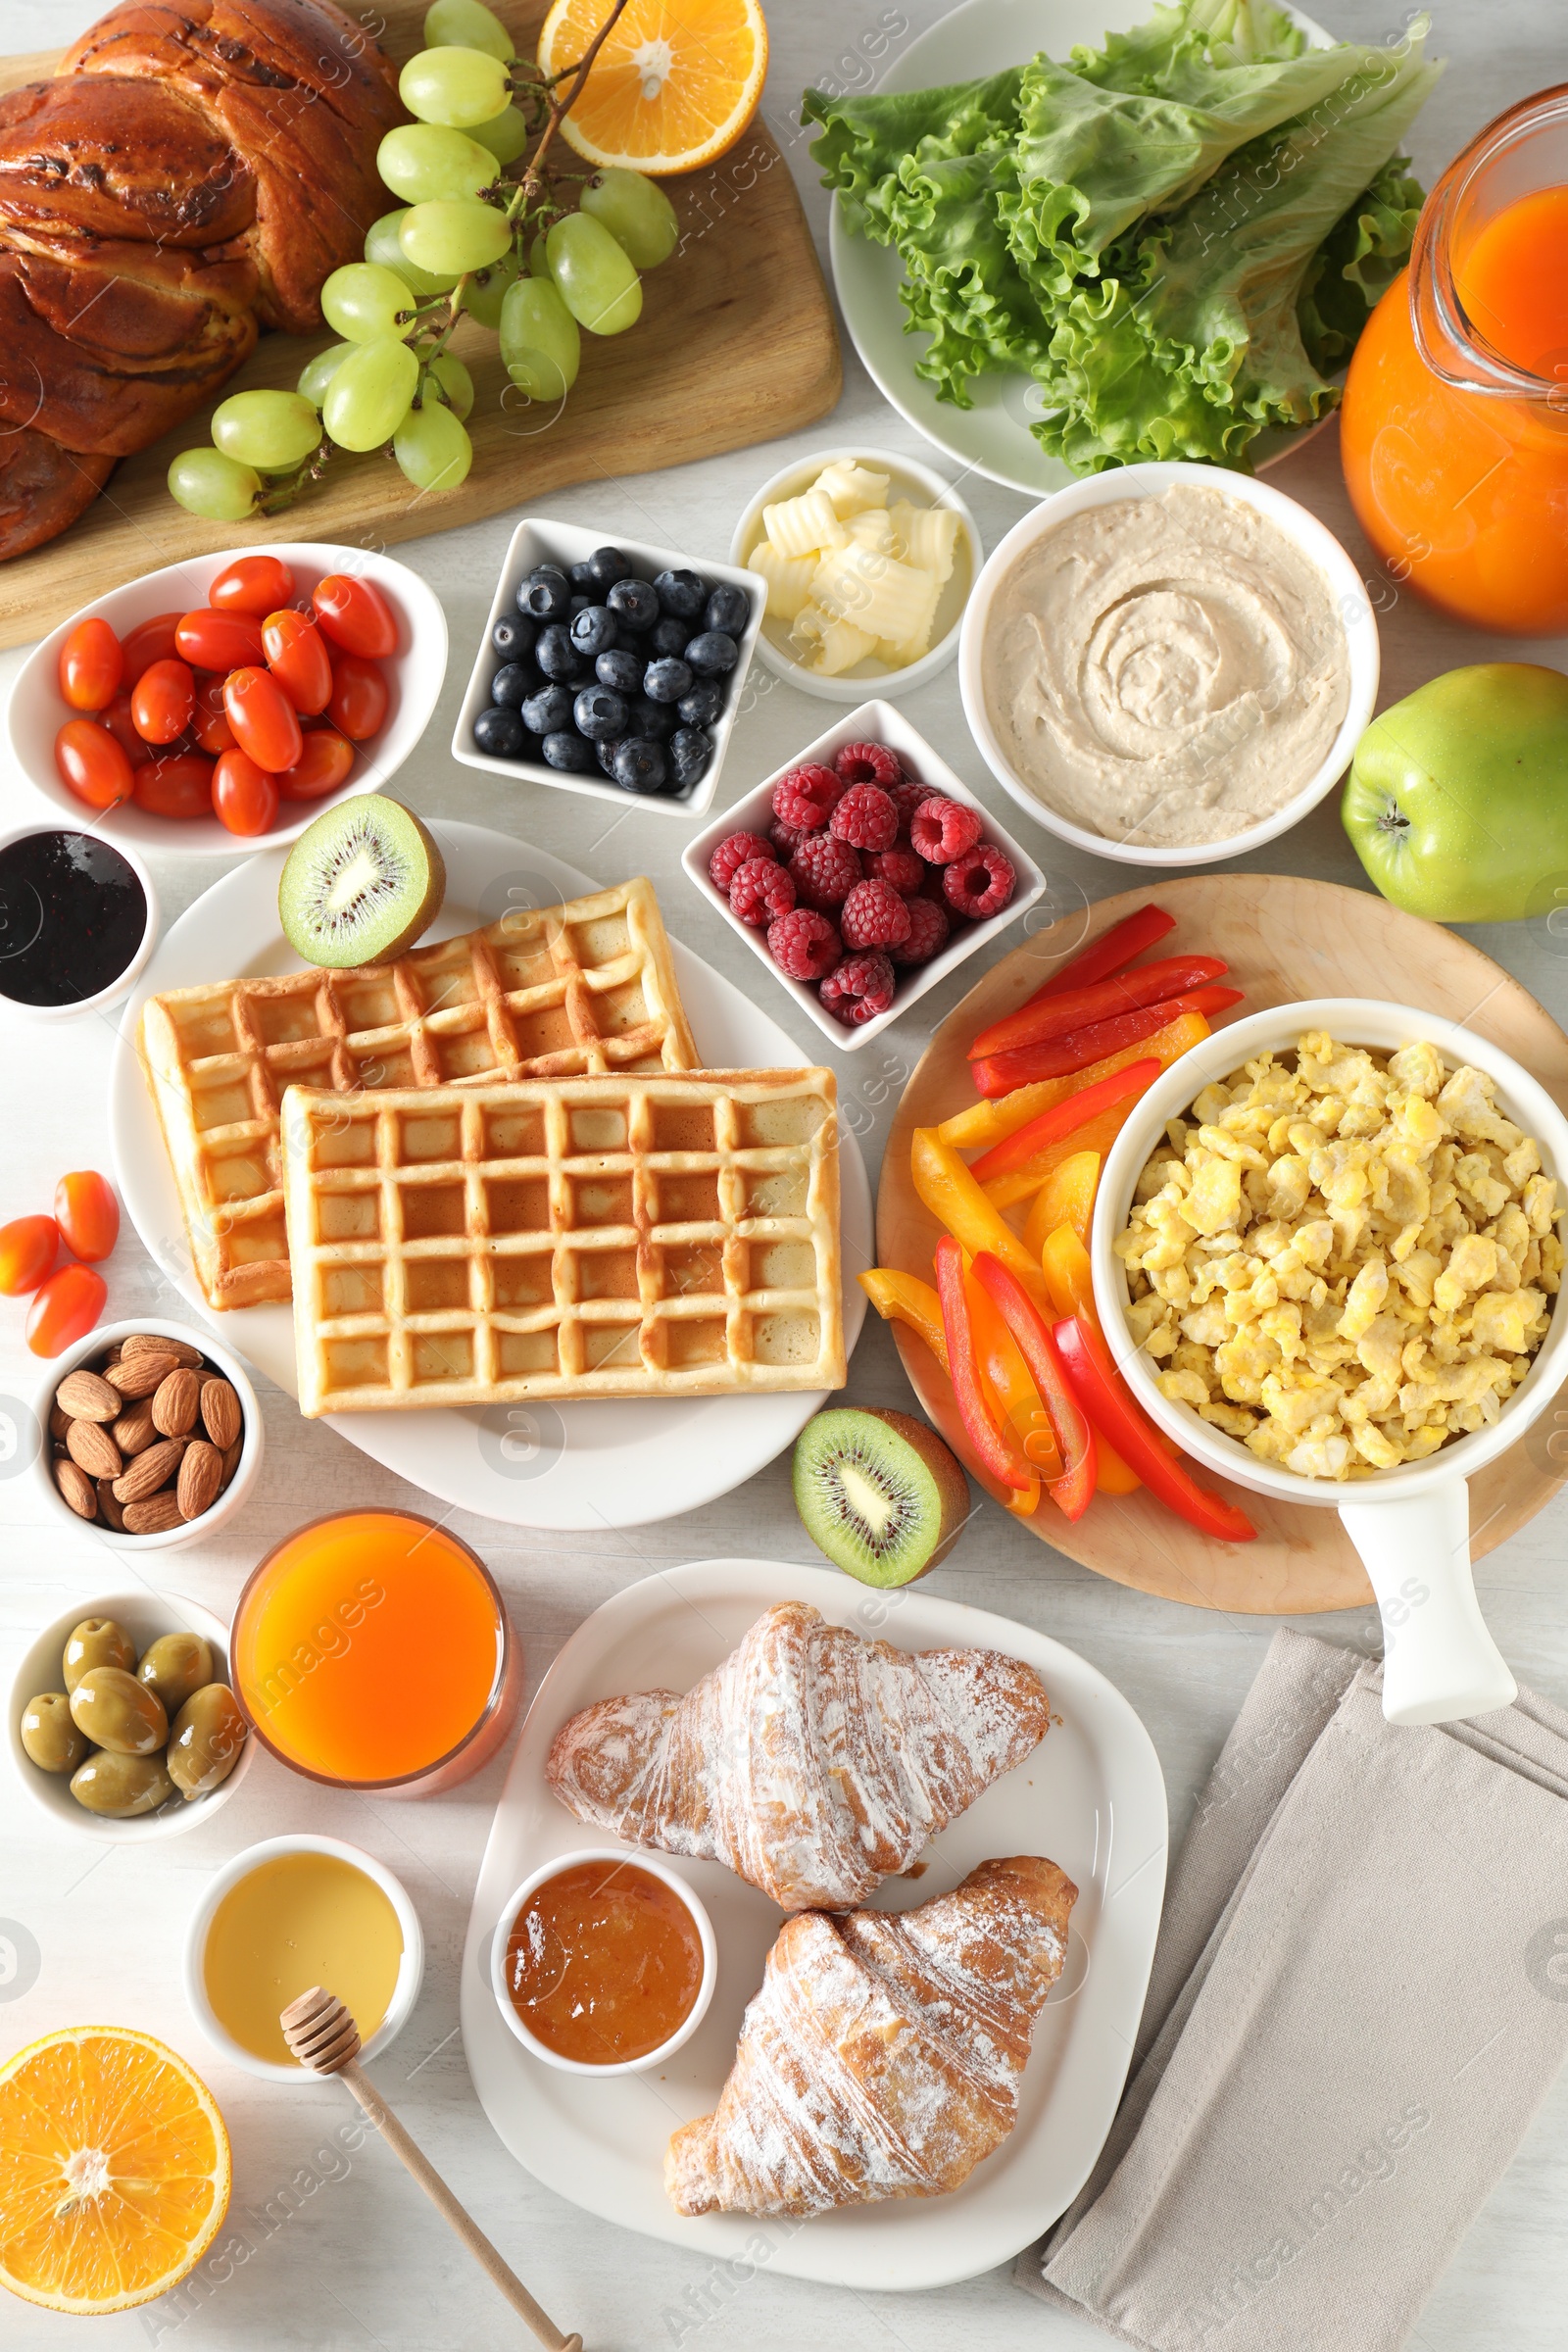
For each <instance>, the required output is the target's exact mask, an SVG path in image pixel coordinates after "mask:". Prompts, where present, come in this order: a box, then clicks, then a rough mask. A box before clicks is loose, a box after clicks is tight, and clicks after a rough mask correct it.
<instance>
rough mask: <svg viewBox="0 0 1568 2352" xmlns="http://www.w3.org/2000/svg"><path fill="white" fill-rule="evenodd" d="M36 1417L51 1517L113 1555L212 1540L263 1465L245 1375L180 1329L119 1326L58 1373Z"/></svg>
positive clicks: (102, 1332)
mask: <svg viewBox="0 0 1568 2352" xmlns="http://www.w3.org/2000/svg"><path fill="white" fill-rule="evenodd" d="M34 1410H35V1411H36V1413H37V1416H38V1421H39V1424H40V1426H41V1427H42V1428H43V1430H44V1432H45V1436H44V1444H43V1446H42V1449H41V1451H40V1453H39V1456H38V1461H37V1464H36V1470H37V1474H38V1475H39V1476H40V1477H41V1479H42V1482H43V1485H44V1487H45V1489H46V1490H47V1492H48V1495H49V1500H50V1505H51V1507H52V1508H53V1509H54V1510H55V1511H56V1512H62V1511H63V1512H64V1513H65V1514H66V1515H67V1517H68V1518H73V1519H75V1520H77V1521H79V1522H81V1523H82V1524H84V1525H86V1526H90V1527H91V1528H92V1531H93V1533H94V1534H95V1535H96V1536H98V1537H99V1538H100V1539H101V1540H102V1542H104V1543H105V1544H110V1545H111V1546H112V1547H113V1548H114V1549H116V1550H123V1551H143V1550H145V1551H159V1550H167V1549H168V1548H169V1547H170V1546H171V1545H172V1544H186V1543H189V1542H190V1541H191V1539H192V1538H193V1537H196V1536H208V1535H211V1534H212V1533H213V1532H214V1531H215V1529H217V1528H218V1527H219V1526H220V1525H221V1523H222V1522H223V1521H224V1520H225V1519H227V1518H229V1517H231V1516H232V1514H233V1513H234V1511H236V1510H237V1509H238V1508H239V1505H240V1503H241V1502H242V1501H243V1500H244V1498H245V1496H246V1495H247V1494H248V1493H249V1492H250V1489H251V1487H252V1486H253V1485H254V1484H255V1480H256V1473H257V1471H258V1470H259V1469H260V1467H261V1460H262V1416H261V1410H260V1407H259V1406H258V1404H257V1402H256V1392H255V1390H254V1389H253V1388H252V1387H251V1384H250V1382H249V1381H248V1380H247V1379H246V1377H245V1374H244V1372H243V1371H242V1369H241V1368H240V1365H239V1363H238V1362H237V1360H236V1359H235V1357H233V1356H232V1355H231V1354H230V1353H229V1351H228V1349H227V1348H222V1347H220V1345H219V1344H218V1342H217V1341H216V1340H210V1339H208V1338H206V1337H205V1335H202V1334H199V1333H196V1332H192V1331H189V1330H187V1329H185V1328H184V1327H183V1326H182V1325H180V1324H177V1323H157V1322H144V1323H112V1324H109V1325H107V1326H104V1327H101V1328H100V1329H99V1330H97V1331H94V1332H90V1333H89V1334H88V1336H87V1337H86V1339H84V1340H82V1341H80V1342H79V1343H78V1344H77V1346H76V1347H74V1348H69V1349H68V1350H67V1351H66V1353H65V1354H64V1355H63V1356H61V1357H60V1358H59V1360H58V1362H57V1363H56V1365H55V1367H54V1369H53V1371H52V1373H51V1376H50V1380H49V1384H48V1386H47V1387H46V1388H45V1389H44V1390H43V1391H42V1393H41V1394H40V1395H39V1397H37V1399H36V1401H35V1404H34Z"/></svg>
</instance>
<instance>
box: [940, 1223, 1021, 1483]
mask: <svg viewBox="0 0 1568 2352" xmlns="http://www.w3.org/2000/svg"><path fill="white" fill-rule="evenodd" d="M936 1268H937V1297H938V1298H939V1299H941V1301H942V1328H943V1330H944V1332H945V1333H946V1334H947V1341H948V1377H949V1378H950V1379H951V1381H952V1382H953V1400H954V1402H955V1404H956V1406H957V1408H958V1418H959V1420H960V1421H961V1422H962V1423H963V1432H964V1436H965V1437H966V1438H967V1439H968V1441H969V1444H970V1445H971V1446H972V1447H973V1448H974V1455H975V1459H976V1461H977V1462H978V1463H979V1464H980V1467H981V1468H982V1470H984V1471H986V1472H987V1473H988V1474H989V1475H990V1476H991V1477H992V1478H994V1479H995V1480H996V1482H997V1484H998V1485H999V1486H1002V1487H1014V1488H1016V1489H1017V1490H1018V1492H1019V1493H1020V1494H1026V1493H1027V1492H1028V1489H1029V1486H1030V1484H1031V1482H1032V1481H1033V1479H1034V1472H1033V1470H1032V1469H1031V1468H1030V1466H1029V1464H1028V1463H1027V1462H1026V1461H1025V1460H1024V1457H1023V1455H1022V1454H1021V1453H1020V1452H1019V1450H1018V1448H1017V1446H1016V1445H1015V1444H1014V1443H1013V1441H1012V1438H1011V1436H1010V1435H1009V1434H1008V1433H1006V1432H1005V1431H1004V1430H1001V1429H999V1428H998V1426H997V1424H996V1422H995V1421H994V1420H993V1418H992V1415H991V1408H990V1406H989V1404H988V1403H987V1402H986V1397H985V1392H984V1390H983V1389H982V1388H981V1385H980V1366H979V1364H978V1362H977V1361H976V1358H975V1348H974V1333H973V1331H972V1330H971V1329H970V1325H969V1301H968V1299H966V1298H965V1296H964V1289H963V1251H962V1250H960V1249H959V1248H958V1245H957V1243H956V1241H955V1240H954V1238H953V1236H952V1234H951V1233H945V1234H944V1235H943V1236H942V1239H941V1240H940V1241H939V1242H938V1244H937V1248H936Z"/></svg>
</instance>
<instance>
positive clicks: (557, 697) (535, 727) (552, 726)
mask: <svg viewBox="0 0 1568 2352" xmlns="http://www.w3.org/2000/svg"><path fill="white" fill-rule="evenodd" d="M518 715H519V717H520V718H521V720H522V723H523V725H524V726H525V727H526V728H527V730H528V732H529V734H530V735H555V734H559V732H560V731H561V729H562V728H563V727H569V726H570V724H571V689H570V687H569V686H546V687H545V688H544V690H543V691H542V692H541V693H539V694H533V695H530V696H529V698H528V700H527V701H526V702H525V703H524V704H523V706H522V710H521V711H520V712H519V713H518Z"/></svg>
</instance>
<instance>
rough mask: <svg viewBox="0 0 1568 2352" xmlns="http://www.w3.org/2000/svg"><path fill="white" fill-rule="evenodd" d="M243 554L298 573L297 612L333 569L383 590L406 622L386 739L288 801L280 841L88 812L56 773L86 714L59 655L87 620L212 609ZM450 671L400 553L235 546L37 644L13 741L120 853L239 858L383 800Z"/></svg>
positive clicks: (123, 592) (78, 821)
mask: <svg viewBox="0 0 1568 2352" xmlns="http://www.w3.org/2000/svg"><path fill="white" fill-rule="evenodd" d="M240 556H277V557H279V558H280V559H281V561H282V562H283V563H285V564H288V565H289V567H290V569H291V570H292V571H293V574H294V599H295V602H296V604H298V603H299V602H300V600H301V599H302V598H305V599H308V598H309V596H310V592H311V590H312V589H313V588H314V587H315V586H316V583H317V581H318V580H320V579H324V578H325V577H326V575H327V573H328V572H332V571H347V572H352V573H354V574H355V575H356V576H357V577H360V578H363V579H368V580H373V581H374V583H375V585H376V586H377V587H378V588H379V589H381V590H382V591H383V592H384V594H385V596H386V599H387V602H388V603H389V604H390V605H391V606H392V609H393V611H394V612H395V613H396V614H397V617H398V650H397V652H396V653H395V654H393V655H392V656H390V658H389V659H388V660H387V661H385V662H383V663H382V664H381V667H382V670H383V672H384V674H385V677H386V681H387V685H388V687H389V688H390V690H391V693H390V699H389V701H388V704H387V715H386V722H385V724H384V725H383V726H382V728H381V731H380V733H379V734H378V735H375V736H373V737H372V738H371V740H370V741H369V743H368V744H360V745H358V746H357V747H356V754H355V760H354V765H353V767H352V768H351V770H350V771H349V779H348V782H347V783H346V784H343V785H340V786H339V788H338V790H337V791H336V792H328V793H323V795H322V796H321V798H320V799H319V800H317V801H285V802H284V803H283V804H282V807H281V808H280V809H279V810H278V821H277V823H276V824H275V825H274V826H273V828H272V830H271V832H270V833H263V834H259V835H257V836H255V837H254V838H252V837H248V836H244V835H241V834H238V833H230V831H229V830H228V828H227V826H226V825H223V824H221V823H220V822H219V820H218V818H217V817H216V816H193V817H182V818H174V817H166V816H153V815H150V814H149V813H148V811H147V810H146V809H138V808H137V807H136V806H135V804H134V803H133V802H131V803H127V804H126V805H124V806H123V807H121V808H118V809H107V810H96V811H95V810H92V809H84V808H83V807H82V804H81V803H80V801H78V800H77V799H76V798H75V795H74V794H73V793H71V792H68V791H67V789H66V787H65V785H64V784H63V783H62V782H61V780H60V777H59V775H58V774H57V772H56V770H55V737H56V736H57V735H58V733H59V732H60V729H61V728H62V727H63V726H64V725H65V722H66V720H67V719H68V718H80V717H81V716H82V712H81V711H72V710H71V709H69V708H68V706H67V704H66V702H65V700H64V698H63V696H62V695H61V692H60V676H59V672H60V649H61V647H62V646H63V645H64V643H65V641H66V639H67V638H68V637H69V636H70V634H71V632H72V630H73V628H74V627H75V626H76V624H77V622H78V621H83V620H88V619H95V618H96V619H100V620H107V621H108V623H109V625H110V627H111V628H112V629H113V630H114V632H115V634H116V636H117V637H123V636H124V635H125V634H126V632H127V631H128V630H131V629H134V628H137V627H139V626H140V624H141V622H142V621H144V620H151V619H152V618H153V616H154V614H155V613H173V612H185V613H189V612H194V611H195V610H197V608H198V607H200V606H202V605H204V604H205V603H206V602H207V591H208V588H209V587H210V585H211V583H212V582H213V581H214V580H215V579H217V577H218V575H219V573H220V572H221V571H222V570H224V569H225V568H226V567H227V565H229V564H232V563H234V562H235V560H236V559H237V558H238V557H240ZM446 669H447V619H446V614H445V613H444V612H443V611H442V609H441V604H440V600H439V599H438V597H437V596H436V595H435V593H434V591H433V590H432V589H430V588H428V587H427V586H426V585H425V583H424V581H423V580H421V579H420V577H419V575H418V573H417V572H416V571H411V570H410V569H409V567H408V565H407V564H399V563H396V562H394V560H393V558H392V557H391V556H383V555H371V554H369V553H368V552H367V550H366V549H364V548H363V547H334V546H333V545H331V543H330V542H329V541H325V540H300V541H297V542H296V541H274V542H271V543H260V542H259V543H258V544H257V545H255V546H254V547H230V548H227V549H225V550H224V551H223V553H222V554H221V555H216V556H190V557H188V558H187V559H186V560H185V562H184V563H182V564H166V565H165V566H164V568H163V569H162V570H161V571H149V572H147V573H146V574H145V575H144V576H143V577H142V578H141V579H139V580H132V581H130V582H129V583H128V585H127V586H125V587H123V588H113V589H111V590H110V592H109V594H108V595H107V596H101V597H99V598H98V599H97V600H96V602H95V603H93V604H90V605H83V606H82V608H81V611H80V612H79V613H73V614H72V616H71V618H70V619H69V620H63V621H62V622H61V623H60V626H59V627H58V628H57V629H52V630H51V631H50V633H49V635H48V636H47V637H46V638H45V639H44V640H43V642H42V644H41V645H36V646H34V647H33V649H32V652H31V653H30V654H29V655H28V656H27V659H26V661H25V662H24V663H23V665H22V667H21V668H20V669H19V670H18V672H17V675H16V679H15V681H14V683H13V685H12V688H11V700H10V702H9V703H8V705H7V707H6V734H7V737H8V740H9V742H10V746H11V756H12V758H13V760H15V761H16V763H17V765H18V767H20V768H21V770H22V772H23V774H24V775H25V777H26V779H27V781H28V783H29V784H31V785H32V786H33V787H34V788H35V789H36V790H37V791H38V792H40V793H41V794H42V795H43V797H44V799H45V800H46V801H49V802H50V803H51V804H52V805H53V807H54V808H55V809H57V810H63V811H64V813H65V814H66V815H67V816H68V817H69V818H71V819H72V820H73V823H74V824H75V825H76V826H77V828H78V830H84V829H85V826H86V823H87V822H88V821H90V822H91V824H92V826H93V829H94V830H95V831H98V832H101V833H102V834H103V835H104V837H105V839H106V840H112V841H113V842H114V844H115V846H116V848H117V849H118V848H121V847H123V844H124V843H125V842H127V841H130V842H135V843H136V844H137V846H138V847H139V848H141V849H144V850H186V851H194V852H195V853H196V854H197V855H198V856H201V857H205V858H219V857H222V858H233V857H236V856H239V855H242V854H245V853H248V852H250V851H252V850H259V849H269V850H270V849H276V848H277V847H278V845H279V844H280V843H283V842H290V841H298V839H299V837H300V835H301V834H302V833H303V832H304V830H305V828H306V826H307V825H309V824H311V823H313V822H314V820H315V819H316V818H317V817H319V815H320V813H321V811H322V809H331V808H334V807H335V806H336V805H337V803H338V802H339V801H348V800H353V799H354V798H355V797H356V796H357V795H358V794H360V793H362V792H384V791H385V789H386V786H387V784H388V782H389V781H390V780H391V778H392V777H393V776H394V775H395V774H396V773H397V771H398V769H399V768H400V767H401V766H402V765H403V762H404V760H407V758H408V756H409V754H410V753H411V752H412V751H413V749H414V747H415V745H416V744H417V742H418V740H419V738H420V736H421V735H422V734H423V733H424V730H425V728H426V726H427V725H428V723H429V718H430V713H431V711H433V710H434V709H435V706H436V698H437V696H438V695H439V694H440V692H441V682H442V680H443V678H444V677H445V676H446Z"/></svg>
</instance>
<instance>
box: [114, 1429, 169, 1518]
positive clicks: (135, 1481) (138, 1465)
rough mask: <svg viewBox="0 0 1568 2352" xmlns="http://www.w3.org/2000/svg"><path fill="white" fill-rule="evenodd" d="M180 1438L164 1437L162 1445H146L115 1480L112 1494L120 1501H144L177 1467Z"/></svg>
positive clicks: (165, 1483)
mask: <svg viewBox="0 0 1568 2352" xmlns="http://www.w3.org/2000/svg"><path fill="white" fill-rule="evenodd" d="M185 1443H186V1442H185V1440H184V1439H183V1438H165V1439H164V1441H163V1443H162V1445H159V1446H148V1448H147V1450H146V1452H145V1453H138V1454H137V1456H136V1458H135V1460H134V1461H133V1462H132V1463H131V1465H130V1467H129V1469H128V1470H127V1471H126V1472H125V1473H124V1475H123V1477H122V1478H117V1479H116V1481H115V1495H116V1496H117V1498H118V1499H119V1500H120V1501H121V1502H145V1501H146V1499H147V1497H148V1495H156V1494H157V1492H158V1490H159V1488H160V1487H162V1486H166V1485H167V1484H168V1482H169V1481H170V1479H172V1477H173V1475H174V1472H175V1471H176V1470H177V1469H178V1467H179V1465H180V1462H181V1460H182V1459H183V1457H184V1452H185Z"/></svg>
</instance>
